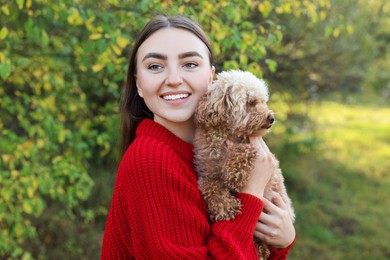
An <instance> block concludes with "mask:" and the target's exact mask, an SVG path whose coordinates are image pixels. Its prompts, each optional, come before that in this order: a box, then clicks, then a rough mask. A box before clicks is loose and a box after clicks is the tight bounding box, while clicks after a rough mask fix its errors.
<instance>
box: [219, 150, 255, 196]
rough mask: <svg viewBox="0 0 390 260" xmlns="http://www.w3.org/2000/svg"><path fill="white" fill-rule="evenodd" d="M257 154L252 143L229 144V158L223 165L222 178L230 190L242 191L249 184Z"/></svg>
mask: <svg viewBox="0 0 390 260" xmlns="http://www.w3.org/2000/svg"><path fill="white" fill-rule="evenodd" d="M256 155H257V153H256V150H255V148H254V147H253V146H252V145H251V144H230V145H229V144H228V151H227V158H226V161H225V163H224V165H223V166H222V171H223V174H222V179H223V181H224V185H225V186H226V187H228V188H229V190H231V191H234V192H240V190H241V189H242V188H243V187H244V186H245V185H246V184H247V182H248V178H249V174H250V171H251V170H252V169H253V167H254V161H255V159H256Z"/></svg>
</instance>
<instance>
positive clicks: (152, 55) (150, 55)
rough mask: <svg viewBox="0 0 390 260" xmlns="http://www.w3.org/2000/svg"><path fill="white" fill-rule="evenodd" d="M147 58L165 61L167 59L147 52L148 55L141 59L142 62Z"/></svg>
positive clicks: (161, 55) (164, 56)
mask: <svg viewBox="0 0 390 260" xmlns="http://www.w3.org/2000/svg"><path fill="white" fill-rule="evenodd" d="M149 58H155V59H159V60H167V59H168V57H167V56H166V55H163V54H160V53H156V52H149V53H148V54H146V55H145V57H144V58H143V59H142V61H144V60H146V59H149Z"/></svg>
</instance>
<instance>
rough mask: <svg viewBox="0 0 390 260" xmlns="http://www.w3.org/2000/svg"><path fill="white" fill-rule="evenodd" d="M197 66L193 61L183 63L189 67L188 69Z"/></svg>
mask: <svg viewBox="0 0 390 260" xmlns="http://www.w3.org/2000/svg"><path fill="white" fill-rule="evenodd" d="M197 66H198V64H196V63H193V62H188V63H186V64H184V67H186V68H189V69H192V68H196V67H197Z"/></svg>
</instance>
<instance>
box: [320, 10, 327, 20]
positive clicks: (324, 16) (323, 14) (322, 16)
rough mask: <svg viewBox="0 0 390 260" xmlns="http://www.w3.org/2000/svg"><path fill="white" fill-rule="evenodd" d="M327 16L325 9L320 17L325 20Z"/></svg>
mask: <svg viewBox="0 0 390 260" xmlns="http://www.w3.org/2000/svg"><path fill="white" fill-rule="evenodd" d="M325 18H326V13H325V12H324V11H321V12H320V19H321V20H322V21H323V20H325Z"/></svg>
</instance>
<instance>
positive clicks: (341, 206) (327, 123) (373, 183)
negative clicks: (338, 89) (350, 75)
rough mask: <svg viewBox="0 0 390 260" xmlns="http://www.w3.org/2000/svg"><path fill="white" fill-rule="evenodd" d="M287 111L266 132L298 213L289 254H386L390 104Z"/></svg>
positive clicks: (324, 105)
mask: <svg viewBox="0 0 390 260" xmlns="http://www.w3.org/2000/svg"><path fill="white" fill-rule="evenodd" d="M289 118H290V120H287V121H286V125H287V127H286V126H283V127H285V128H286V129H287V130H286V135H285V137H283V138H282V139H279V140H277V141H273V140H274V139H276V138H274V137H272V134H271V136H270V138H269V139H270V145H271V147H275V149H274V152H275V153H276V154H277V156H278V157H279V159H280V161H281V167H282V169H283V172H284V174H285V175H286V184H287V188H288V190H289V193H290V196H291V197H292V199H293V203H294V206H295V209H296V214H297V219H296V224H295V226H296V230H297V242H296V245H295V247H294V248H293V249H292V251H291V253H290V257H289V259H314V258H316V259H389V258H390V248H389V246H388V241H390V234H389V231H390V220H389V218H388V216H389V214H390V200H389V199H388V197H389V187H390V174H389V170H390V107H384V106H376V105H367V104H364V105H358V104H342V103H340V102H321V103H317V104H310V105H309V106H307V107H305V109H302V104H300V105H299V106H296V107H292V108H291V111H290V117H289ZM275 127H277V125H276V126H275ZM276 132H277V131H276ZM275 137H276V134H275Z"/></svg>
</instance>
